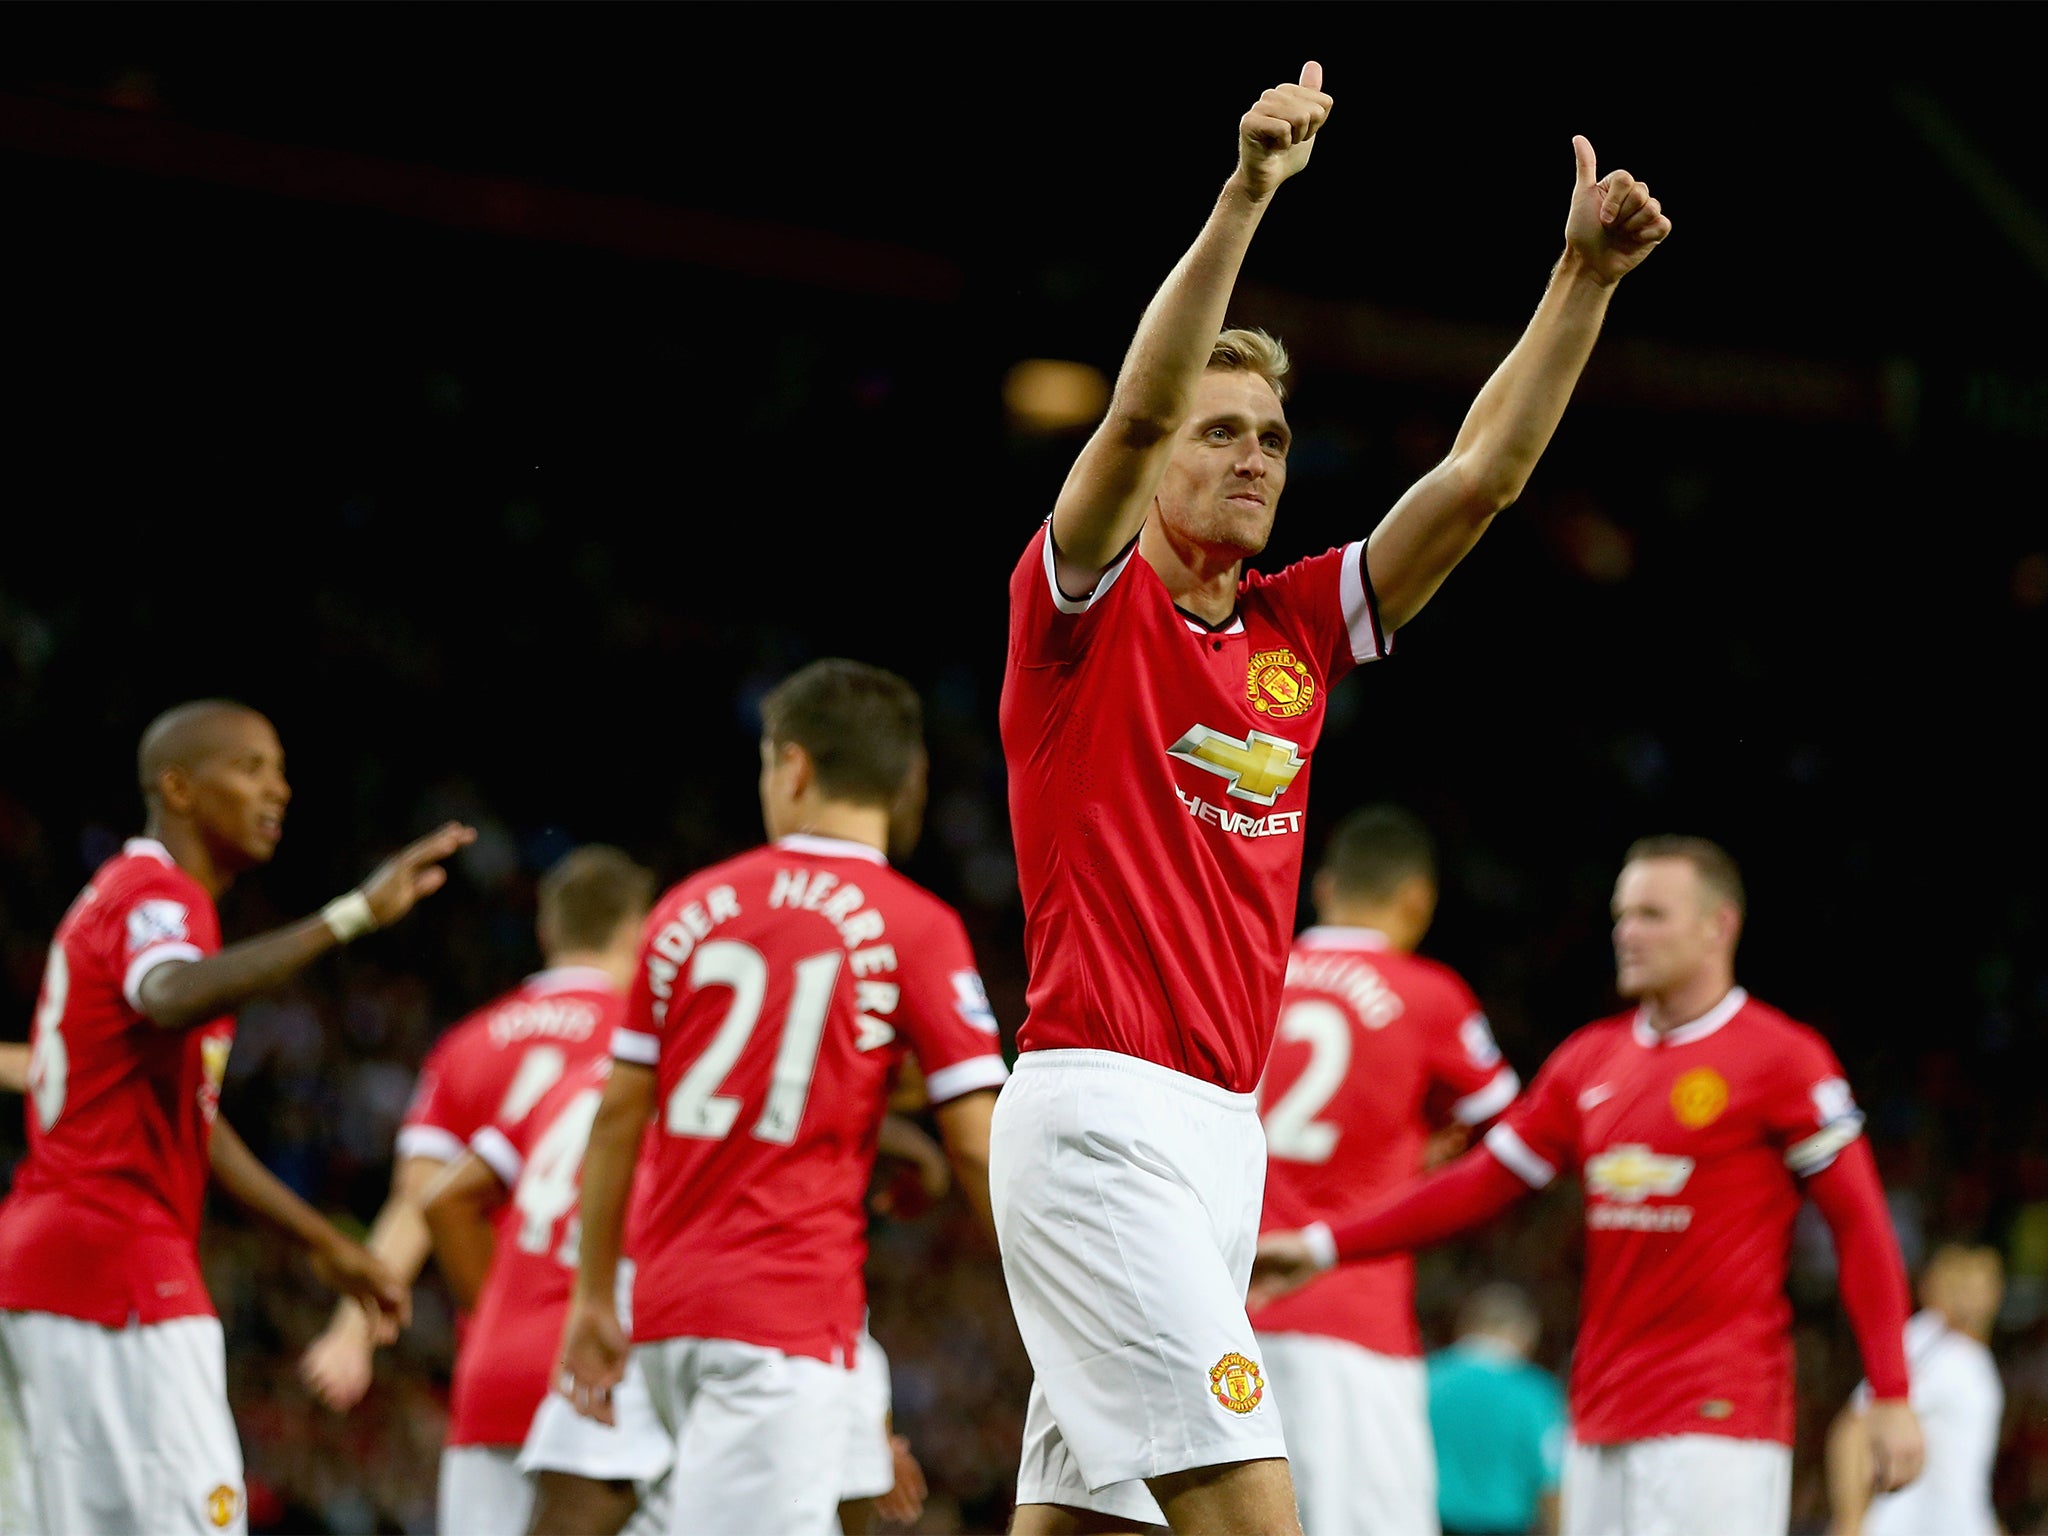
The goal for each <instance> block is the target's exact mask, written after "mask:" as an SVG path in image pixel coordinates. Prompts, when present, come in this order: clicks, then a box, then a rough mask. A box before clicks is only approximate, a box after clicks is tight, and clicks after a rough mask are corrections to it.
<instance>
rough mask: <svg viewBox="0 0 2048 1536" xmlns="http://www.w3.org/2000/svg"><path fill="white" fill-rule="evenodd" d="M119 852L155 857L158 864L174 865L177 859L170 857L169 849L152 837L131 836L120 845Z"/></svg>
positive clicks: (149, 857)
mask: <svg viewBox="0 0 2048 1536" xmlns="http://www.w3.org/2000/svg"><path fill="white" fill-rule="evenodd" d="M121 852H123V853H124V854H127V855H129V856H130V857H134V856H137V855H139V856H141V857H143V858H148V859H155V860H156V861H157V862H158V863H159V864H169V865H173V866H175V865H176V864H177V862H178V861H177V860H176V859H174V858H172V857H171V850H170V849H168V848H166V847H165V846H164V845H163V844H162V843H160V842H158V841H157V840H156V839H155V838H153V837H131V838H129V839H128V841H127V842H125V843H123V844H122V845H121Z"/></svg>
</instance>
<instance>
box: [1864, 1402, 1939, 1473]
mask: <svg viewBox="0 0 2048 1536" xmlns="http://www.w3.org/2000/svg"><path fill="white" fill-rule="evenodd" d="M1863 1432H1864V1434H1866V1435H1868V1436H1869V1437H1870V1480H1871V1487H1872V1488H1873V1489H1874V1490H1875V1491H1877V1492H1878V1493H1890V1492H1891V1491H1892V1490H1893V1489H1895V1488H1903V1487H1905V1486H1906V1484H1908V1483H1910V1482H1912V1481H1913V1479H1914V1478H1916V1477H1918V1476H1919V1475H1920V1469H1921V1467H1922V1466H1924V1465H1925V1464H1926V1461H1927V1442H1926V1440H1925V1439H1924V1438H1922V1436H1921V1434H1920V1420H1919V1417H1918V1416H1917V1415H1916V1414H1915V1413H1914V1412H1913V1405H1912V1404H1911V1403H1909V1402H1907V1401H1906V1400H1905V1399H1904V1398H1897V1397H1895V1398H1887V1399H1885V1400H1884V1401H1881V1402H1874V1403H1872V1404H1871V1405H1870V1406H1869V1407H1868V1408H1867V1409H1865V1410H1864V1413H1863Z"/></svg>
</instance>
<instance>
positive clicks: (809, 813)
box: [775, 800, 889, 854]
mask: <svg viewBox="0 0 2048 1536" xmlns="http://www.w3.org/2000/svg"><path fill="white" fill-rule="evenodd" d="M790 820H791V822H792V825H789V826H785V827H783V828H782V829H781V830H780V831H778V832H776V833H775V836H776V837H777V838H778V839H780V838H783V837H790V836H801V837H833V838H837V839H839V840H840V841H841V842H846V843H864V844H866V845H867V846H868V847H870V848H872V849H874V850H875V851H876V852H877V853H882V854H886V853H887V852H888V851H889V811H888V808H887V807H886V806H874V805H850V804H848V803H847V802H846V801H844V800H813V801H811V802H810V803H809V804H807V805H804V806H801V807H800V808H799V814H797V815H795V816H792V817H791V818H790Z"/></svg>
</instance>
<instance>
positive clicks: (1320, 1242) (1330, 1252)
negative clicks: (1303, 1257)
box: [1301, 1221, 1337, 1269]
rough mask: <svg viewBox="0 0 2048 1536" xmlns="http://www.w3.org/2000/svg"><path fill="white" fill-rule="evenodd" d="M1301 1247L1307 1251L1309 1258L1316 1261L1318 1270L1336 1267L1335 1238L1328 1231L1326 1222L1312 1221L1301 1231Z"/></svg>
mask: <svg viewBox="0 0 2048 1536" xmlns="http://www.w3.org/2000/svg"><path fill="white" fill-rule="evenodd" d="M1301 1241H1302V1246H1303V1247H1305V1248H1307V1249H1308V1255H1309V1257H1310V1258H1312V1259H1314V1260H1315V1261H1316V1267H1317V1268H1318V1269H1335V1268H1336V1267H1337V1236H1336V1234H1335V1233H1334V1232H1332V1231H1331V1230H1330V1224H1329V1223H1328V1222H1327V1221H1312V1222H1310V1223H1309V1224H1308V1225H1307V1226H1305V1227H1303V1228H1302V1229H1301Z"/></svg>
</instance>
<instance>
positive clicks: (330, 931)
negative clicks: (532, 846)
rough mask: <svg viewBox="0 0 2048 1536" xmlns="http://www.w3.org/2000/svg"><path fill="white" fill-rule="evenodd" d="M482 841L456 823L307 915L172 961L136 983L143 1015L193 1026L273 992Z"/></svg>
mask: <svg viewBox="0 0 2048 1536" xmlns="http://www.w3.org/2000/svg"><path fill="white" fill-rule="evenodd" d="M475 841H476V832H475V830H474V829H473V828H470V827H465V826H463V825H461V824H460V823H458V822H452V821H451V822H449V823H448V824H447V825H445V826H443V827H442V828H440V829H439V830H438V831H435V832H430V833H428V834H427V835H426V836H425V837H423V838H421V839H420V840H419V841H418V842H415V843H413V844H411V845H410V846H408V847H406V848H403V849H401V850H399V852H397V853H395V854H393V855H392V856H391V857H390V858H388V859H386V860H385V861H384V862H383V863H382V864H380V865H378V866H377V868H376V870H375V871H374V872H373V873H372V874H371V876H370V878H369V879H367V880H365V881H364V882H363V883H362V885H360V886H359V887H357V888H356V889H355V890H353V891H350V892H349V893H348V894H347V895H345V896H340V897H337V898H335V899H334V900H333V901H330V902H329V903H328V904H327V905H326V906H325V907H323V908H322V909H321V910H320V911H319V912H317V913H315V914H314V915H313V916H311V917H306V918H301V919H300V920H299V921H298V922H296V923H289V924H287V925H286V926H284V927H282V928H277V929H273V930H272V931H271V932H269V933H265V934H260V935H258V936H257V937H255V938H253V939H244V940H243V941H242V942H241V943H239V944H231V945H229V946H228V947H227V948H226V949H223V950H222V951H221V952H220V953H219V954H217V955H208V956H207V957H206V958H205V959H204V960H179V959H165V960H163V961H161V962H159V963H158V964H157V965H155V966H152V967H151V968H150V970H149V971H148V972H147V973H146V974H144V976H143V977H142V979H141V981H140V983H138V984H137V986H136V989H135V993H134V997H135V1001H136V1005H137V1007H138V1008H139V1009H140V1011H141V1013H142V1015H143V1017H145V1018H147V1019H148V1020H149V1021H150V1022H151V1023H152V1024H155V1025H158V1026H159V1027H161V1028H164V1029H190V1028H191V1027H193V1026H194V1025H196V1024H204V1023H206V1022H208V1021H209V1020H212V1019H217V1018H219V1017H220V1016H221V1015H222V1014H224V1013H230V1012H233V1011H234V1009H236V1008H238V1007H240V1006H241V1005H242V1004H243V1003H245V1002H247V1001H248V1000H249V999H250V998H252V997H258V996H261V995H262V994H263V993H265V992H270V991H274V990H275V989H276V988H278V987H281V986H283V985H284V984H285V983H286V982H288V981H290V980H291V979H292V977H294V976H296V975H297V974H298V973H299V972H300V971H302V970H304V969H305V968H306V967H307V966H308V965H310V964H311V963H312V962H313V961H315V960H317V959H318V958H319V957H320V956H322V955H324V954H326V953H327V951H328V950H330V949H333V948H335V947H336V946H337V945H341V944H346V943H348V942H349V940H351V939H355V938H359V937H361V936H362V935H363V934H366V933H369V932H371V931H373V930H375V929H378V928H385V927H389V926H390V925H391V924H392V923H395V922H397V921H398V920H399V919H400V918H401V917H403V916H405V914H406V913H408V912H410V911H411V910H412V908H413V904H414V903H415V902H417V901H419V900H420V899H421V898H422V897H425V896H428V895H431V894H432V893H433V892H435V891H438V890H439V889H440V888H441V887H442V886H443V885H445V884H446V883H447V880H448V871H447V870H445V869H443V868H442V867H441V865H442V864H443V862H444V861H446V860H447V859H449V858H450V857H452V856H453V855H454V853H455V851H456V850H457V849H458V848H462V847H464V846H466V845H467V844H469V843H473V842H475Z"/></svg>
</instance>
